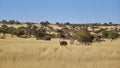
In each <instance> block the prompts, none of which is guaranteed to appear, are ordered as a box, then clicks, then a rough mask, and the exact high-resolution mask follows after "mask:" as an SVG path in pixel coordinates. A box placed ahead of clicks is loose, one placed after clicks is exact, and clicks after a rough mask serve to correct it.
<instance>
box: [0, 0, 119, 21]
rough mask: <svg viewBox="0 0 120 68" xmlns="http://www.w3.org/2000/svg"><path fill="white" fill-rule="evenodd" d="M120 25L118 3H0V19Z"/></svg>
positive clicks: (43, 0)
mask: <svg viewBox="0 0 120 68" xmlns="http://www.w3.org/2000/svg"><path fill="white" fill-rule="evenodd" d="M2 19H5V20H18V21H20V22H38V23H39V22H41V21H49V22H51V23H55V22H62V23H65V22H70V23H108V22H113V23H120V0H0V20H2Z"/></svg>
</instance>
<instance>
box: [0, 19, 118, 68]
mask: <svg viewBox="0 0 120 68" xmlns="http://www.w3.org/2000/svg"><path fill="white" fill-rule="evenodd" d="M119 34H120V25H119V24H112V23H111V22H110V23H108V24H106V23H105V24H99V23H95V24H70V23H69V22H66V23H62V24H61V23H59V22H57V23H56V24H51V23H50V22H48V21H45V22H40V23H39V24H35V23H30V22H26V23H21V22H19V21H14V20H11V21H6V20H3V21H1V24H0V38H1V39H0V68H120V65H119V63H120V36H119ZM59 40H64V41H66V42H67V46H60V43H59Z"/></svg>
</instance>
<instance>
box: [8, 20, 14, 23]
mask: <svg viewBox="0 0 120 68" xmlns="http://www.w3.org/2000/svg"><path fill="white" fill-rule="evenodd" d="M8 23H9V24H16V21H15V20H10V21H8Z"/></svg>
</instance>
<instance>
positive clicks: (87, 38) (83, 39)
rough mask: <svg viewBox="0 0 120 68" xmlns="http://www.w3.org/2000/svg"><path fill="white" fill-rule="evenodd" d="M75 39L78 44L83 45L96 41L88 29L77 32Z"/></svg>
mask: <svg viewBox="0 0 120 68" xmlns="http://www.w3.org/2000/svg"><path fill="white" fill-rule="evenodd" d="M74 37H75V38H76V39H77V41H78V42H80V43H82V44H83V43H84V44H85V45H86V44H87V43H89V42H92V41H93V39H94V37H93V36H92V35H91V34H90V33H89V32H88V31H87V30H86V29H82V30H79V31H76V32H75V35H74Z"/></svg>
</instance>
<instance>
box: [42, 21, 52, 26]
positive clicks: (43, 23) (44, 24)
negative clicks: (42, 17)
mask: <svg viewBox="0 0 120 68" xmlns="http://www.w3.org/2000/svg"><path fill="white" fill-rule="evenodd" d="M40 24H41V25H42V26H43V27H47V26H48V25H49V24H50V22H48V21H45V22H40Z"/></svg>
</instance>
